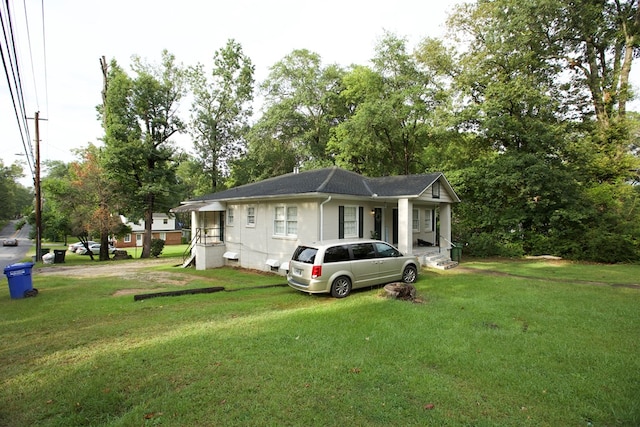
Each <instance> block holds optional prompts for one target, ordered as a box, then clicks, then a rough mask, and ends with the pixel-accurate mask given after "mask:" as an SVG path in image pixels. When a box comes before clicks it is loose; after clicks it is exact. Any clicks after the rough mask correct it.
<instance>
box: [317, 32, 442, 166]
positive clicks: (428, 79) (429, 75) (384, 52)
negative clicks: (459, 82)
mask: <svg viewBox="0 0 640 427" xmlns="http://www.w3.org/2000/svg"><path fill="white" fill-rule="evenodd" d="M372 63H373V68H369V67H365V66H357V67H354V68H353V70H352V71H351V72H350V73H349V74H348V75H346V76H345V78H344V80H343V84H344V90H343V91H342V93H341V97H342V99H343V101H344V102H345V104H346V105H348V106H349V111H350V112H351V114H350V116H349V117H348V119H347V120H345V121H344V122H342V123H340V124H338V125H337V126H336V129H335V130H334V132H333V134H332V138H331V142H330V144H329V147H328V149H329V151H330V152H331V153H332V154H333V155H334V156H335V158H336V161H337V163H338V164H342V165H343V166H345V167H347V168H349V169H352V170H355V171H357V172H360V173H364V174H366V175H373V176H378V175H393V174H411V173H416V172H421V171H424V165H422V164H421V162H420V158H421V154H422V152H423V150H424V149H425V148H426V147H427V146H428V145H429V144H430V143H431V142H432V138H431V135H432V134H433V130H434V124H435V120H436V111H437V109H438V107H439V105H440V104H441V103H442V102H443V101H444V100H445V98H446V91H445V90H443V87H441V86H440V85H439V81H438V80H437V79H436V78H435V75H434V70H430V69H427V68H425V67H422V66H421V64H420V63H419V62H418V61H417V60H416V57H415V56H414V55H413V54H412V53H410V52H408V51H407V46H406V40H405V39H403V38H400V37H397V36H395V35H393V34H390V33H387V34H385V36H384V37H383V39H382V40H381V41H380V42H379V44H378V45H377V47H376V56H375V57H374V58H373V60H372Z"/></svg>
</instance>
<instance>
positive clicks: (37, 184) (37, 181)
mask: <svg viewBox="0 0 640 427" xmlns="http://www.w3.org/2000/svg"><path fill="white" fill-rule="evenodd" d="M34 120H35V122H36V158H35V178H34V182H33V188H34V190H35V193H36V194H35V195H36V202H35V204H36V206H35V208H36V262H37V261H42V254H41V253H40V252H42V241H41V239H42V192H41V189H40V120H46V119H41V118H40V111H36V114H35V117H34Z"/></svg>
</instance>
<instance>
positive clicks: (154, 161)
mask: <svg viewBox="0 0 640 427" xmlns="http://www.w3.org/2000/svg"><path fill="white" fill-rule="evenodd" d="M132 68H133V72H134V74H135V77H134V78H130V77H129V76H128V75H127V74H126V73H125V72H124V71H123V70H122V69H121V68H120V67H119V66H118V65H117V63H116V62H115V61H112V63H111V66H110V69H109V70H108V75H107V78H106V88H105V97H104V104H103V106H102V107H101V108H100V111H101V113H102V114H103V123H104V126H105V137H104V142H105V152H104V155H105V168H106V171H107V174H108V176H109V178H110V179H111V180H113V182H115V183H117V184H118V186H119V190H118V193H119V194H120V196H121V197H122V200H123V201H124V203H123V212H124V213H125V214H126V215H127V216H128V217H129V218H132V219H136V218H138V219H139V218H142V219H144V221H145V234H144V237H143V247H142V254H141V258H148V257H149V256H150V254H151V227H152V223H153V213H154V212H168V211H169V209H171V207H172V206H175V204H176V203H178V201H179V200H178V198H179V197H180V195H179V194H177V193H175V192H174V191H173V189H174V188H175V186H176V184H177V180H176V168H177V163H176V162H175V158H174V153H175V145H174V142H173V141H172V139H171V138H172V137H173V136H174V135H175V134H176V133H178V132H181V131H183V130H184V124H183V122H182V120H181V119H180V117H179V115H178V112H177V107H178V105H179V101H180V100H181V99H182V97H183V96H184V95H185V92H186V89H185V88H186V80H185V72H184V70H183V69H182V67H181V66H179V65H178V64H176V63H175V57H174V56H173V55H171V54H169V53H168V52H167V51H163V52H162V61H161V63H160V64H159V65H150V64H146V63H144V62H143V61H142V60H141V59H140V58H139V57H134V58H133V66H132Z"/></svg>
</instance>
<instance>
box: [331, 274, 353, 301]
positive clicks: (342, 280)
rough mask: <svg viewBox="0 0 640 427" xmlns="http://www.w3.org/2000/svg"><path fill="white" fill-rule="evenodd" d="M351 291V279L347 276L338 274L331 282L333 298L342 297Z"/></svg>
mask: <svg viewBox="0 0 640 427" xmlns="http://www.w3.org/2000/svg"><path fill="white" fill-rule="evenodd" d="M350 293H351V279H349V278H348V277H347V276H340V277H338V278H337V279H336V280H334V281H333V283H332V284H331V296H332V297H334V298H344V297H346V296H347V295H349V294H350Z"/></svg>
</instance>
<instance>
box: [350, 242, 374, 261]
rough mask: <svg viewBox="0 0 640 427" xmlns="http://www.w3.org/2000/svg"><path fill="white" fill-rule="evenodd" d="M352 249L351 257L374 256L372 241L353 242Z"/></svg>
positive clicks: (356, 258) (367, 257) (369, 257)
mask: <svg viewBox="0 0 640 427" xmlns="http://www.w3.org/2000/svg"><path fill="white" fill-rule="evenodd" d="M351 250H352V251H353V259H354V260H358V259H371V258H375V257H376V251H375V250H374V249H373V243H354V244H353V245H351Z"/></svg>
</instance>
